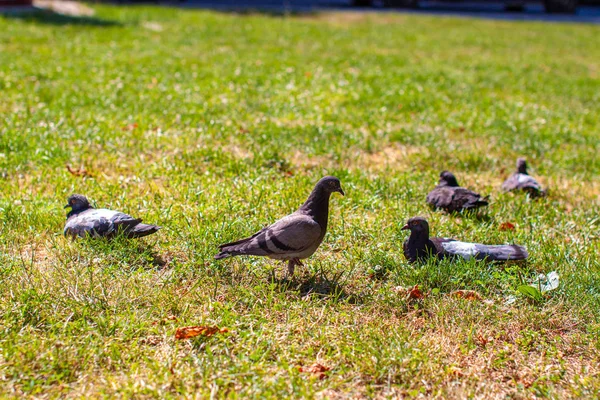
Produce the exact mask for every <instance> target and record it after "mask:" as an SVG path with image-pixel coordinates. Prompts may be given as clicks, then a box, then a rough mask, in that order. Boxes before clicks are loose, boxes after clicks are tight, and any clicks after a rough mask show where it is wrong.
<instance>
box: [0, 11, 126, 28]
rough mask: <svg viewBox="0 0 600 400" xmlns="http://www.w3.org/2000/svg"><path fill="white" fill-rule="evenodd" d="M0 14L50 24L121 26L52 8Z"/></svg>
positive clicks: (117, 23) (109, 21)
mask: <svg viewBox="0 0 600 400" xmlns="http://www.w3.org/2000/svg"><path fill="white" fill-rule="evenodd" d="M0 16H3V17H4V18H7V19H19V20H22V21H25V22H34V23H39V24H48V25H57V26H64V25H85V26H97V27H110V26H121V25H122V24H121V23H120V22H116V21H111V20H106V19H102V18H97V17H90V16H83V15H82V16H72V15H65V14H58V13H55V12H53V11H50V10H46V9H41V8H33V9H31V10H24V11H12V12H4V13H3V12H0Z"/></svg>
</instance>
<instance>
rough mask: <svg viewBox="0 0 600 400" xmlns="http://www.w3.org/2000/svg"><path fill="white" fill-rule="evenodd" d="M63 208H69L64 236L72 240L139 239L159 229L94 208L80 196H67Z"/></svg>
mask: <svg viewBox="0 0 600 400" xmlns="http://www.w3.org/2000/svg"><path fill="white" fill-rule="evenodd" d="M67 202H68V204H67V205H66V206H65V208H69V207H70V208H71V211H70V212H69V213H68V214H67V223H66V224H65V230H64V234H65V236H71V237H73V238H75V237H77V236H79V237H85V236H91V237H95V238H98V237H109V238H110V237H114V236H117V235H119V234H122V235H123V236H125V237H127V238H139V237H142V236H147V235H150V234H152V233H154V232H156V231H158V230H159V229H160V226H156V225H148V224H142V223H141V222H142V220H141V219H136V218H133V217H132V216H130V215H127V214H124V213H122V212H118V211H112V210H107V209H104V208H98V209H96V208H94V207H92V206H91V205H90V202H89V201H88V199H87V198H86V197H85V196H83V195H80V194H74V195H71V196H69V198H68V200H67Z"/></svg>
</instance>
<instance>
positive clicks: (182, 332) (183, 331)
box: [175, 326, 229, 339]
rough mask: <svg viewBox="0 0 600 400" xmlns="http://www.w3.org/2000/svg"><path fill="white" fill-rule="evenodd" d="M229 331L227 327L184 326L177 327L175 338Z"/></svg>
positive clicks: (188, 337)
mask: <svg viewBox="0 0 600 400" xmlns="http://www.w3.org/2000/svg"><path fill="white" fill-rule="evenodd" d="M226 332H229V329H227V328H219V327H217V326H185V327H183V328H177V331H175V339H190V338H193V337H196V336H200V335H202V336H212V335H214V334H215V333H226Z"/></svg>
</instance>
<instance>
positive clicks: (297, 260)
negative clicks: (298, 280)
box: [295, 258, 304, 267]
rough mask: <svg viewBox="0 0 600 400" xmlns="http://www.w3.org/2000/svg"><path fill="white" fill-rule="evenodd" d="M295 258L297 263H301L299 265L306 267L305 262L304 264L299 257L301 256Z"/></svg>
mask: <svg viewBox="0 0 600 400" xmlns="http://www.w3.org/2000/svg"><path fill="white" fill-rule="evenodd" d="M295 260H296V265H299V266H301V267H304V264H302V261H300V259H299V258H295Z"/></svg>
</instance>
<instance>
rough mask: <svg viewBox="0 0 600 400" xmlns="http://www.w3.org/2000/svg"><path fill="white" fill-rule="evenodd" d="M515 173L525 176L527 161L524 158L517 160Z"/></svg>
mask: <svg viewBox="0 0 600 400" xmlns="http://www.w3.org/2000/svg"><path fill="white" fill-rule="evenodd" d="M517 172H518V173H520V174H527V161H525V159H524V158H517Z"/></svg>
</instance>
